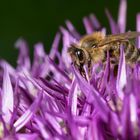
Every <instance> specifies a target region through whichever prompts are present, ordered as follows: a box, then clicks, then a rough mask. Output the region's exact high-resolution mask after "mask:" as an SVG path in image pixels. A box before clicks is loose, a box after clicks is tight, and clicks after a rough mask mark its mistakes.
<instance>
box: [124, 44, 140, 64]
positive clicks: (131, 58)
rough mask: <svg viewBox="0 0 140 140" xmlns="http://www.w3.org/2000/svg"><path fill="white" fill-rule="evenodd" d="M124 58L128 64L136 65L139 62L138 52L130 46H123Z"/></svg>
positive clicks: (139, 55) (139, 52)
mask: <svg viewBox="0 0 140 140" xmlns="http://www.w3.org/2000/svg"><path fill="white" fill-rule="evenodd" d="M124 51H125V58H126V62H128V63H136V62H138V61H140V50H139V49H138V48H137V47H135V46H134V45H132V44H128V45H127V46H125V49H124Z"/></svg>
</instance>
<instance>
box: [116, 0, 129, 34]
mask: <svg viewBox="0 0 140 140" xmlns="http://www.w3.org/2000/svg"><path fill="white" fill-rule="evenodd" d="M126 12H127V1H126V0H121V1H120V6H119V13H118V26H119V29H120V32H121V33H124V32H125V28H126Z"/></svg>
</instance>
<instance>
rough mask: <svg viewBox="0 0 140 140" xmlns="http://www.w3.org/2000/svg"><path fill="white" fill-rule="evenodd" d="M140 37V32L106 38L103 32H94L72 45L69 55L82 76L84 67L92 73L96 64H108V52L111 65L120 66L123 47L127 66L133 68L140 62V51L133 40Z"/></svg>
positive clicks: (107, 36)
mask: <svg viewBox="0 0 140 140" xmlns="http://www.w3.org/2000/svg"><path fill="white" fill-rule="evenodd" d="M139 35H140V32H126V33H120V34H112V35H106V36H105V35H104V34H103V33H102V32H94V33H92V34H90V35H86V36H84V37H83V38H81V39H80V40H79V42H78V43H73V44H71V46H70V47H69V48H68V53H69V55H70V56H71V59H72V62H73V64H74V65H75V66H76V67H77V68H78V69H79V71H80V73H81V74H83V73H84V69H83V66H84V65H87V66H88V71H91V67H92V66H93V65H94V64H96V63H99V62H102V63H103V64H104V63H106V61H107V52H108V53H109V56H110V63H111V64H112V65H118V62H119V56H120V47H121V46H123V47H124V48H123V49H124V54H125V60H126V64H129V65H131V66H132V65H133V64H135V63H137V62H139V61H140V50H139V49H138V48H137V47H136V46H135V45H134V42H132V39H134V38H136V37H138V36H139Z"/></svg>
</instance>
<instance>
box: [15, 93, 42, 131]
mask: <svg viewBox="0 0 140 140" xmlns="http://www.w3.org/2000/svg"><path fill="white" fill-rule="evenodd" d="M41 99H42V92H41V93H39V94H38V97H37V98H36V99H35V101H34V102H33V103H32V105H31V106H30V107H29V109H28V110H27V111H26V112H25V113H24V114H23V115H22V116H21V117H20V118H19V119H18V120H17V121H16V122H15V123H14V127H15V130H16V132H17V131H19V130H20V129H21V128H22V127H23V126H24V125H26V124H27V123H28V121H29V120H30V119H31V118H32V116H33V115H34V113H35V112H36V111H37V109H38V106H39V104H40V102H41Z"/></svg>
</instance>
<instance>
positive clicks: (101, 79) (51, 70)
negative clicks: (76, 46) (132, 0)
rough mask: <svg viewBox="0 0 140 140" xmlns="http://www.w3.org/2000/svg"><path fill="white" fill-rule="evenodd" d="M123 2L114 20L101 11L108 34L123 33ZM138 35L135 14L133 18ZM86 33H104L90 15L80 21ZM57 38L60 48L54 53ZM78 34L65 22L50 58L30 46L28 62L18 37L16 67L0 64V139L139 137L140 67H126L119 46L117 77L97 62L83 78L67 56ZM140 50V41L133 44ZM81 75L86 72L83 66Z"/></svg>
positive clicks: (55, 44) (24, 45)
mask: <svg viewBox="0 0 140 140" xmlns="http://www.w3.org/2000/svg"><path fill="white" fill-rule="evenodd" d="M126 9H127V2H126V0H121V1H120V7H119V14H118V21H115V20H114V19H113V18H112V16H111V14H110V12H109V11H108V10H106V15H107V18H108V20H109V24H110V27H111V32H112V34H114V33H123V32H126V29H125V28H126ZM136 21H137V31H140V14H138V15H137V19H136ZM83 23H84V26H85V29H86V34H90V33H92V32H94V31H97V30H100V31H101V32H104V33H106V30H107V29H106V28H105V27H103V26H101V24H100V23H99V21H98V19H97V18H96V16H95V15H94V14H91V15H90V16H89V17H85V18H84V19H83ZM61 37H62V40H63V47H62V51H61V52H59V51H58V48H59V46H60V45H59V43H60V39H61ZM81 37H82V35H80V34H79V33H78V32H77V31H76V29H75V28H74V26H73V25H72V23H71V22H70V21H66V28H64V27H61V28H60V32H58V33H57V34H56V36H55V39H54V42H53V44H52V47H51V50H50V52H49V54H47V53H46V52H45V51H44V46H43V44H42V43H38V44H36V45H35V46H34V59H33V62H32V63H31V61H30V58H29V51H28V47H27V43H26V41H25V40H23V39H19V40H18V41H17V43H16V48H17V49H19V57H18V59H17V66H16V68H14V67H12V66H11V65H10V64H9V63H8V62H6V61H5V60H1V61H0V139H3V140H29V139H31V140H128V139H130V140H137V139H140V127H139V123H140V118H139V115H140V114H139V113H140V111H139V109H140V108H139V107H140V94H139V91H140V86H139V85H140V65H139V64H137V65H135V67H134V68H133V69H132V68H131V67H129V66H127V65H126V63H125V57H124V50H123V46H122V47H121V50H120V61H119V68H118V73H117V77H116V76H114V73H113V71H112V69H111V68H110V61H109V56H108V57H107V64H106V67H105V68H103V67H101V64H96V65H94V66H93V68H92V77H91V78H88V74H87V72H86V77H87V79H85V78H83V77H82V76H81V74H80V73H79V71H78V70H77V69H76V68H75V67H74V66H73V65H71V58H70V56H69V55H68V53H67V50H68V47H69V46H70V44H71V43H72V42H76V41H78V40H79V39H80V38H81ZM136 44H137V45H136V46H137V47H138V48H140V38H139V39H138V40H137V42H136ZM85 71H86V68H85Z"/></svg>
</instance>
